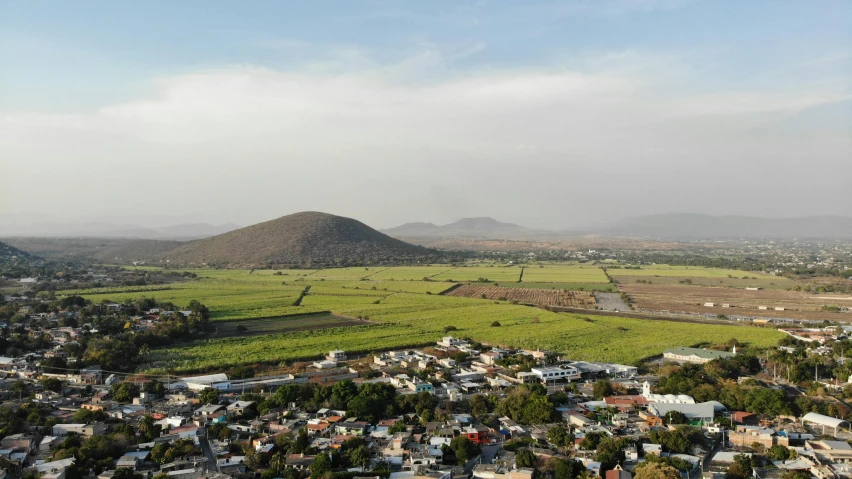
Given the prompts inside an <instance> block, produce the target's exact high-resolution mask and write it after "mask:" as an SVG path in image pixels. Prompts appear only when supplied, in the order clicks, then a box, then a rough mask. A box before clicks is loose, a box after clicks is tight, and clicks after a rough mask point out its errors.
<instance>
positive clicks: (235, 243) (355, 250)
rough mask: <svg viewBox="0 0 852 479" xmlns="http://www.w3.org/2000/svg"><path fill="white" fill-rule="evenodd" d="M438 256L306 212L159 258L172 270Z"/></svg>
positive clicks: (365, 228) (355, 223)
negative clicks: (196, 266) (181, 266)
mask: <svg viewBox="0 0 852 479" xmlns="http://www.w3.org/2000/svg"><path fill="white" fill-rule="evenodd" d="M436 254H437V252H435V251H432V250H429V249H427V248H423V247H421V246H414V245H411V244H408V243H405V242H403V241H400V240H397V239H394V238H391V237H389V236H387V235H384V234H382V233H379V232H378V231H376V230H374V229H372V228H370V227H369V226H367V225H365V224H363V223H361V222H360V221H356V220H353V219H350V218H344V217H341V216H335V215H330V214H327V213H318V212H302V213H295V214H292V215H288V216H284V217H281V218H278V219H275V220H272V221H267V222H265V223H259V224H256V225H252V226H248V227H246V228H242V229H239V230H236V231H231V232H229V233H225V234H221V235H218V236H214V237H212V238H207V239H202V240H198V241H193V242H190V243H188V244H185V245H183V246H180V247H178V248H176V249H174V250H172V251H168V252H166V253H164V254H162V255H160V256H159V258H160V259H161V260H169V261H170V262H171V263H172V264H175V263H177V264H203V263H206V264H208V265H221V266H225V265H243V266H245V265H252V266H263V265H269V264H313V265H320V264H327V265H332V264H376V263H393V262H403V261H412V260H421V259H422V260H427V259H429V258H431V257H433V256H435V255H436Z"/></svg>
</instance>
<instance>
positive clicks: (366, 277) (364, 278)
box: [361, 266, 391, 281]
mask: <svg viewBox="0 0 852 479" xmlns="http://www.w3.org/2000/svg"><path fill="white" fill-rule="evenodd" d="M389 269H391V267H390V266H388V267H387V268H383V269H380V270H376V271H373V272H372V273H370V274H368V275H367V276H362V277H361V281H364V280H366V279H369V278H370V276H373V275H374V274H379V273H381V272H382V271H387V270H389Z"/></svg>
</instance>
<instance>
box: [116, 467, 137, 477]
mask: <svg viewBox="0 0 852 479" xmlns="http://www.w3.org/2000/svg"><path fill="white" fill-rule="evenodd" d="M112 477H113V479H142V474H139V473H137V472H134V471H133V469H130V468H129V467H119V468H118V469H116V470H115V472H114V473H113V475H112Z"/></svg>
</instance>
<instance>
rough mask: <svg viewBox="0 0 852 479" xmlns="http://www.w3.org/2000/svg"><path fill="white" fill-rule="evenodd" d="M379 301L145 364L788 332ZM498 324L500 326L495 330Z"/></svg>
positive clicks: (582, 347) (650, 351)
mask: <svg viewBox="0 0 852 479" xmlns="http://www.w3.org/2000/svg"><path fill="white" fill-rule="evenodd" d="M396 296H397V295H395V296H393V297H390V298H388V301H389V302H390V304H383V305H373V306H374V308H375V309H368V310H365V311H364V312H365V313H367V314H369V315H370V321H372V322H376V323H378V324H375V325H370V326H352V327H348V328H330V329H322V330H316V331H300V332H294V333H287V334H271V335H264V336H255V337H251V338H227V339H212V340H205V341H197V342H195V343H193V344H191V345H188V346H184V347H173V348H168V349H158V350H154V351H152V352H150V353H149V354H148V356H147V357H146V359H147V369H150V370H152V371H157V370H159V371H162V370H163V369H164V368H169V369H170V370H172V371H210V370H217V369H221V368H225V367H229V366H236V365H239V364H251V363H269V364H277V363H281V362H284V361H292V360H297V359H307V358H314V357H317V356H319V355H320V354H321V353H323V352H325V351H328V350H331V349H344V350H346V351H350V352H370V351H377V350H385V349H393V348H403V347H415V346H421V345H426V344H430V343H433V342H434V341H436V340H437V339H439V338H440V337H441V336H444V335H445V333H444V332H443V328H444V327H445V326H449V325H453V326H456V327H457V328H458V329H459V331H458V332H456V333H453V334H455V335H457V336H468V337H472V338H474V339H476V340H479V341H486V342H489V343H491V344H495V345H502V346H515V347H527V348H537V347H538V348H544V349H551V350H555V351H559V352H560V353H564V354H566V355H568V356H570V357H572V358H574V359H582V360H599V361H616V362H621V363H631V364H635V363H636V362H638V361H640V360H642V359H643V358H646V357H650V356H654V355H657V354H660V353H661V352H662V351H663V349H665V348H669V347H674V346H681V345H698V344H702V343H711V344H721V343H724V342H725V341H727V340H728V339H730V338H733V337H735V338H737V339H738V340H739V341H740V342H741V343H744V344H747V345H749V346H755V347H767V346H770V345H774V344H776V343H777V341H778V339H780V338H781V337H782V336H783V333H779V332H778V331H776V330H774V329H769V328H757V327H748V326H727V325H707V324H691V323H671V322H666V321H654V320H643V319H632V318H615V317H608V316H582V315H576V314H567V313H551V312H548V311H543V310H539V309H535V308H530V307H527V306H516V305H510V304H501V305H494V304H488V303H485V304H482V303H484V302H483V301H481V300H480V301H476V300H466V299H464V298H448V297H442V296H436V297H432V298H431V299H438V298H443V299H444V300H460V301H476V302H477V303H479V305H467V306H454V305H453V303H454V301H449V302H448V303H447V304H444V305H439V306H435V307H432V308H430V307H429V306H428V305H426V304H422V303H421V304H420V305H419V306H418V305H413V304H408V305H406V304H405V303H406V300H405V298H397V300H396V301H399V304H397V303H396V302H391V300H392V299H393V298H394V297H396ZM493 321H498V322H499V323H500V324H501V326H500V327H491V323H492V322H493Z"/></svg>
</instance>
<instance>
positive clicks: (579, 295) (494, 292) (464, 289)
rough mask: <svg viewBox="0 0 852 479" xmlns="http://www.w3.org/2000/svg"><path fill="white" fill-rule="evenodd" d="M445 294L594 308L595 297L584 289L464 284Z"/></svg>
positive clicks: (544, 304)
mask: <svg viewBox="0 0 852 479" xmlns="http://www.w3.org/2000/svg"><path fill="white" fill-rule="evenodd" d="M445 294H446V296H458V297H462V298H483V295H484V299H492V300H506V301H518V302H519V303H526V304H537V305H541V306H567V307H573V308H587V309H595V297H594V296H592V294H591V293H588V292H585V291H566V290H563V289H531V288H502V287H499V286H489V285H476V284H465V285H462V286H459V287H458V288H456V289H454V290H452V291H450V292H448V293H445Z"/></svg>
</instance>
